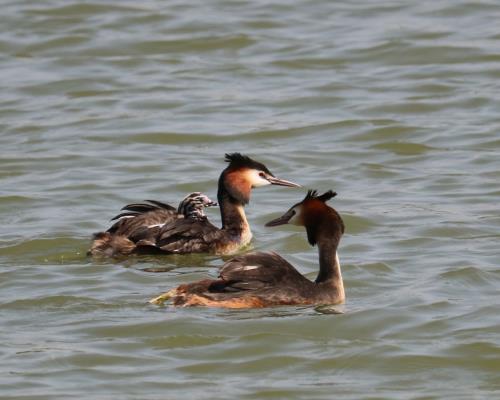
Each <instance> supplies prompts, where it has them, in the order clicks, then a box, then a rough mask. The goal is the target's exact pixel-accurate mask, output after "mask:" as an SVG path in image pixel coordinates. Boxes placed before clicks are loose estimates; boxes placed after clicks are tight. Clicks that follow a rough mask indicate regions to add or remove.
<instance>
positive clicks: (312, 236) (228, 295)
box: [150, 190, 345, 308]
mask: <svg viewBox="0 0 500 400" xmlns="http://www.w3.org/2000/svg"><path fill="white" fill-rule="evenodd" d="M335 195H336V193H334V192H332V191H331V190H330V191H328V192H326V193H324V194H322V195H320V196H318V195H317V192H316V191H309V192H308V193H307V195H306V197H305V198H304V200H302V201H301V202H300V203H297V204H295V205H294V206H293V207H292V208H290V209H289V210H288V211H287V212H286V213H285V214H283V215H282V216H281V217H279V218H277V219H274V220H272V221H270V222H268V223H267V224H266V226H277V225H283V224H287V223H288V224H294V225H302V226H304V227H305V228H306V232H307V239H308V241H309V243H310V244H311V245H312V246H314V245H315V244H318V250H319V274H318V276H317V278H316V280H315V281H314V282H312V281H310V280H309V279H307V278H305V277H304V276H303V275H301V274H300V273H299V272H298V271H297V270H296V269H295V268H294V267H293V266H292V265H291V264H290V263H288V262H287V261H286V260H284V259H283V258H282V257H281V256H279V255H278V254H276V253H264V252H255V253H249V254H246V255H242V256H238V257H235V258H233V259H231V260H229V261H228V262H227V263H225V264H224V265H223V267H222V268H221V270H220V273H219V279H217V280H210V279H207V280H203V281H199V282H194V283H188V284H184V285H180V286H179V287H177V288H175V289H173V290H170V291H169V292H167V293H165V294H163V295H160V296H158V297H156V298H154V299H152V300H150V302H151V303H153V304H162V303H164V302H165V301H166V300H168V299H171V300H172V303H173V304H174V305H176V306H183V307H187V306H209V307H225V308H249V307H268V306H276V305H286V304H288V305H290V304H338V303H343V302H344V300H345V292H344V284H343V281H342V274H341V271H340V264H339V259H338V255H337V247H338V244H339V241H340V238H341V236H342V234H343V233H344V223H343V222H342V218H341V217H340V215H339V214H338V213H337V211H335V210H334V209H333V208H331V207H329V206H327V205H326V204H325V203H326V201H328V200H330V199H331V198H332V197H334V196H335Z"/></svg>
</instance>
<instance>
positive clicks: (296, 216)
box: [266, 190, 344, 246]
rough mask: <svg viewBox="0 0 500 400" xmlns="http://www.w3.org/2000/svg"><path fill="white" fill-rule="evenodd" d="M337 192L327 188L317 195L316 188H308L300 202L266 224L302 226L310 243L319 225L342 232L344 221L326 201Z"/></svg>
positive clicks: (314, 238) (315, 235) (315, 237)
mask: <svg viewBox="0 0 500 400" xmlns="http://www.w3.org/2000/svg"><path fill="white" fill-rule="evenodd" d="M336 195H337V193H335V192H333V191H331V190H329V191H327V192H325V193H323V194H322V195H318V192H317V191H316V190H309V191H308V192H307V194H306V197H305V198H304V200H302V201H301V202H299V203H297V204H294V205H293V206H292V207H291V208H290V209H289V210H288V211H287V212H286V213H284V214H283V215H282V216H281V217H278V218H276V219H273V220H272V221H269V222H268V223H267V224H266V226H278V225H284V224H292V225H299V226H304V227H305V228H306V231H307V238H308V240H309V243H310V244H311V245H313V246H314V245H315V244H316V239H317V230H318V228H319V227H320V226H324V227H327V228H328V229H333V230H339V231H340V234H342V233H344V223H343V221H342V218H341V217H340V215H339V214H338V213H337V211H335V210H334V209H333V208H332V207H330V206H328V205H327V204H326V202H327V201H328V200H330V199H331V198H333V197H335V196H336Z"/></svg>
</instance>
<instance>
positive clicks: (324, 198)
mask: <svg viewBox="0 0 500 400" xmlns="http://www.w3.org/2000/svg"><path fill="white" fill-rule="evenodd" d="M336 195H337V192H334V191H332V190H329V191H327V192H325V193H323V194H321V195H318V191H317V190H309V191H308V192H307V194H306V197H305V198H304V201H305V200H313V199H316V200H321V201H322V202H323V203H326V202H327V201H328V200H330V199H332V198H333V197H335V196H336Z"/></svg>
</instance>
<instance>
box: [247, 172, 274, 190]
mask: <svg viewBox="0 0 500 400" xmlns="http://www.w3.org/2000/svg"><path fill="white" fill-rule="evenodd" d="M250 182H252V187H254V188H257V187H261V186H266V185H270V184H271V182H269V181H268V180H267V179H264V178H262V177H261V176H260V175H259V173H258V172H257V171H252V172H251V174H250Z"/></svg>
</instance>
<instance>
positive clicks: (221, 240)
mask: <svg viewBox="0 0 500 400" xmlns="http://www.w3.org/2000/svg"><path fill="white" fill-rule="evenodd" d="M225 161H226V162H228V163H229V165H228V166H227V167H226V168H225V169H224V170H223V171H222V173H221V175H220V178H219V185H218V191H217V200H218V202H219V207H220V213H221V220H222V227H221V228H217V227H216V226H214V225H212V224H211V223H210V222H209V221H208V219H207V218H202V219H191V218H175V219H172V220H169V221H167V222H166V223H163V222H153V223H151V224H149V225H152V226H149V225H144V224H142V226H141V228H140V229H138V230H134V232H135V234H134V235H132V236H131V235H130V234H129V233H128V231H127V227H126V225H127V220H126V219H125V220H123V221H124V222H123V225H124V227H123V228H120V227H117V229H116V231H114V232H110V231H107V232H102V233H98V234H97V235H96V236H94V242H93V244H92V247H91V249H90V250H89V253H90V254H91V255H105V256H115V255H128V254H132V253H141V254H144V253H146V254H147V253H167V254H188V253H211V254H231V253H234V252H235V251H237V250H238V249H240V248H241V247H243V246H245V245H247V244H248V243H249V242H250V240H251V239H252V233H251V231H250V226H249V224H248V221H247V219H246V215H245V211H244V206H245V204H247V203H248V202H249V200H250V194H251V190H252V188H256V187H260V186H265V185H280V186H289V187H300V185H297V184H296V183H293V182H289V181H286V180H283V179H279V178H276V177H275V176H274V175H273V174H272V173H271V171H269V169H267V167H266V166H265V165H264V164H262V163H259V162H257V161H254V160H252V159H251V158H250V157H247V156H244V155H242V154H240V153H232V154H226V157H225ZM152 204H153V206H158V203H154V202H153V203H152ZM132 206H134V205H132ZM139 206H143V204H141V205H139ZM139 208H140V207H139ZM129 209H130V208H129ZM132 211H134V210H132ZM125 214H127V213H125ZM123 216H125V217H126V216H127V215H123ZM118 217H119V216H118ZM134 218H137V217H134ZM132 222H133V219H132ZM132 222H131V223H132ZM117 224H118V225H120V224H121V221H118V223H117ZM158 224H161V226H158ZM115 225H116V224H115ZM115 225H113V227H114V226H115ZM113 227H111V228H110V229H111V230H113ZM118 228H120V229H121V230H120V229H118Z"/></svg>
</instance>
